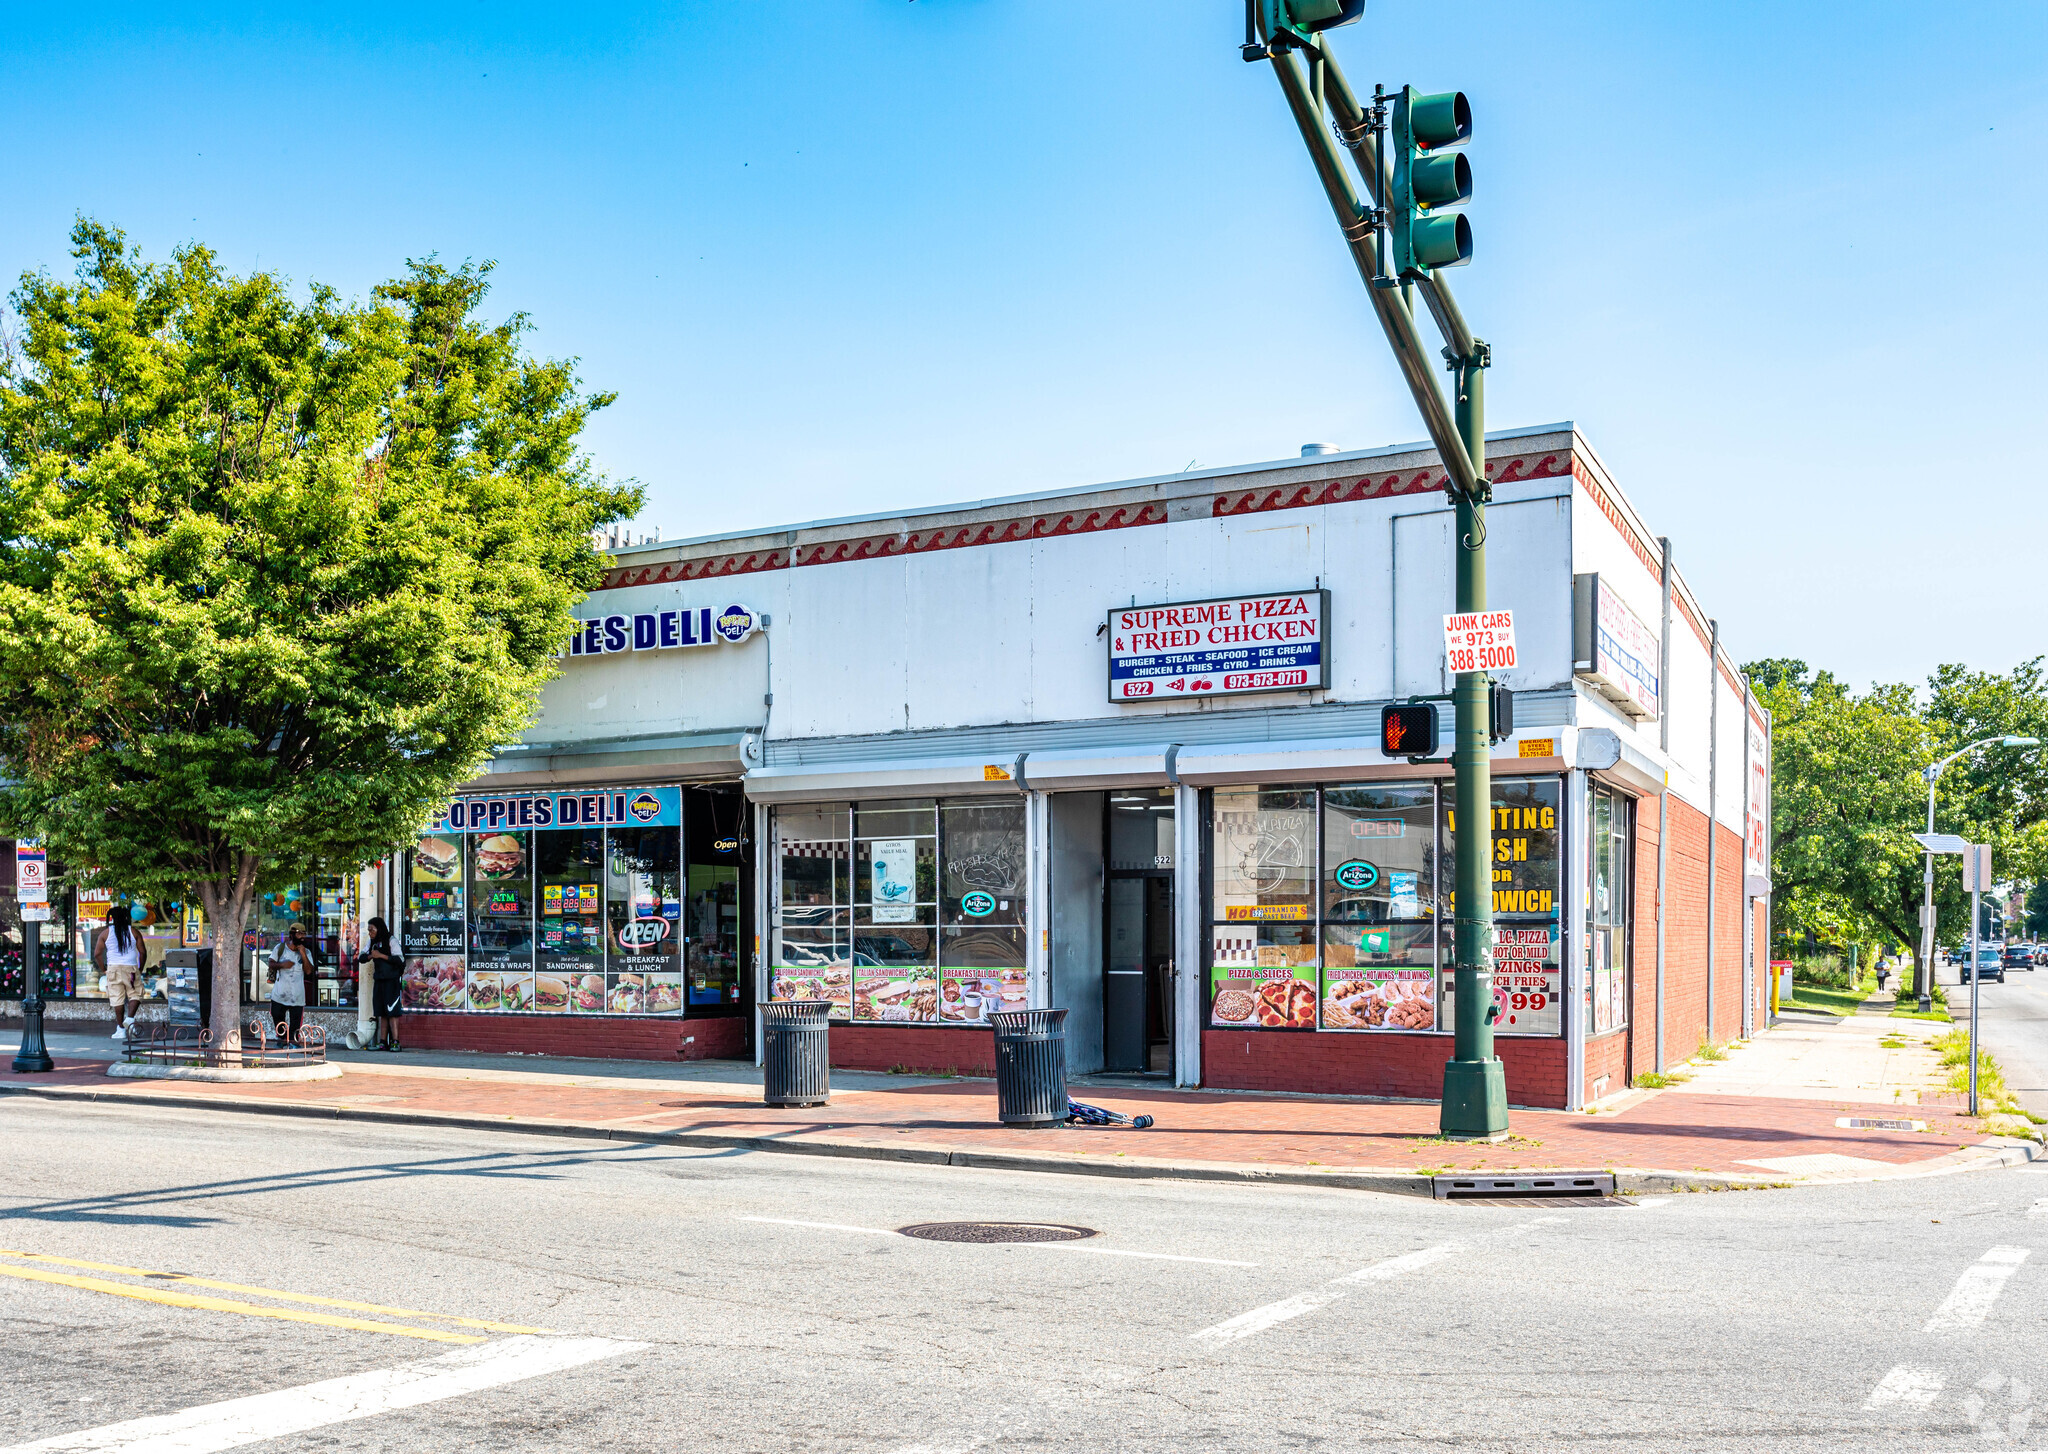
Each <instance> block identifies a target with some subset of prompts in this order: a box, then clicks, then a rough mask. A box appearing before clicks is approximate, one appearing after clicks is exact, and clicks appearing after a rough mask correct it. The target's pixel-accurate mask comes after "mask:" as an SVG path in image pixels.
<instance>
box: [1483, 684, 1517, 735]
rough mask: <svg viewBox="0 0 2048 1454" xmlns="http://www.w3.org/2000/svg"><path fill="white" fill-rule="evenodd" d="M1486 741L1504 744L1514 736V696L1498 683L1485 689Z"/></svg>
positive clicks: (1488, 685)
mask: <svg viewBox="0 0 2048 1454" xmlns="http://www.w3.org/2000/svg"><path fill="white" fill-rule="evenodd" d="M1486 723H1487V732H1486V740H1487V741H1488V742H1505V741H1507V740H1508V739H1509V738H1510V737H1512V736H1514V735H1515V694H1514V693H1513V692H1511V691H1509V690H1508V689H1507V688H1506V687H1504V686H1502V685H1501V684H1500V683H1499V682H1489V683H1487V688H1486Z"/></svg>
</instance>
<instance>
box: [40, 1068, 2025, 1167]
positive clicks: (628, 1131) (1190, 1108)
mask: <svg viewBox="0 0 2048 1454" xmlns="http://www.w3.org/2000/svg"><path fill="white" fill-rule="evenodd" d="M592 1075H593V1077H594V1078H597V1079H600V1080H601V1079H602V1072H601V1070H599V1069H597V1068H595V1067H594V1068H593V1071H592ZM536 1079H538V1077H530V1076H522V1075H521V1074H519V1073H518V1072H511V1071H495V1070H478V1071H465V1070H449V1069H439V1070H433V1071H429V1070H425V1069H421V1070H416V1071H412V1072H408V1070H407V1068H406V1067H405V1065H404V1064H403V1063H402V1062H395V1063H389V1064H382V1063H380V1064H376V1065H367V1064H362V1063H351V1064H349V1065H348V1066H347V1068H346V1073H345V1074H344V1076H343V1077H342V1078H341V1079H340V1080H328V1081H317V1082H311V1083H307V1084H296V1085H219V1084H209V1083H205V1082H196V1081H133V1080H116V1079H110V1078H109V1077H108V1076H107V1075H106V1073H105V1066H104V1063H102V1062H93V1061H76V1060H64V1061H60V1062H59V1069H58V1070H57V1071H56V1072H54V1073H52V1074H49V1075H42V1076H18V1075H14V1074H12V1073H11V1072H9V1073H6V1074H0V1090H10V1091H17V1090H35V1091H47V1092H52V1093H57V1094H62V1095H66V1096H71V1095H76V1096H92V1097H93V1098H95V1099H99V1100H116V1101H122V1102H134V1103H137V1104H148V1103H149V1102H151V1101H166V1100H169V1101H174V1102H176V1103H178V1104H182V1105H210V1104H218V1105H220V1106H221V1108H222V1109H227V1108H229V1107H234V1108H238V1109H245V1110H246V1109H259V1108H260V1109H268V1110H278V1111H282V1110H286V1109H288V1108H289V1109H291V1110H296V1111H299V1112H300V1113H303V1114H321V1113H332V1114H336V1115H341V1116H348V1117H351V1118H360V1119H364V1120H381V1119H393V1120H404V1121H417V1120H423V1119H424V1120H450V1119H456V1120H459V1122H461V1123H466V1124H472V1125H481V1124H495V1125H496V1126H498V1127H499V1128H501V1129H510V1128H512V1127H533V1128H535V1129H563V1128H568V1127H572V1126H573V1127H577V1128H583V1129H587V1130H589V1131H590V1132H591V1133H593V1134H602V1133H611V1134H614V1135H623V1136H629V1137H631V1136H659V1135H663V1134H666V1133H683V1134H684V1135H687V1136H691V1137H704V1138H719V1141H720V1142H721V1143H722V1144H731V1143H734V1142H740V1141H755V1142H758V1141H770V1142H773V1143H775V1144H776V1145H779V1146H783V1147H786V1148H788V1149H791V1150H797V1149H809V1150H815V1151H819V1152H827V1151H830V1150H831V1149H834V1148H838V1149H840V1150H842V1151H843V1152H845V1153H846V1154H853V1155H860V1154H882V1155H896V1156H914V1157H916V1158H917V1159H921V1160H942V1159H945V1156H944V1153H946V1152H948V1151H953V1152H980V1153H1021V1154H1023V1155H1026V1156H1029V1157H1031V1158H1034V1159H1046V1158H1053V1159H1060V1160H1072V1161H1076V1162H1080V1163H1094V1164H1100V1163H1102V1162H1104V1161H1106V1160H1108V1159H1111V1158H1128V1159H1129V1160H1127V1161H1126V1162H1125V1165H1127V1166H1131V1167H1132V1168H1133V1169H1135V1166H1136V1165H1137V1164H1143V1165H1146V1166H1161V1167H1162V1174H1171V1172H1170V1167H1168V1166H1163V1165H1162V1164H1172V1165H1182V1166H1188V1167H1191V1168H1194V1167H1200V1168H1208V1169H1211V1170H1212V1171H1213V1170H1214V1169H1218V1168H1238V1169H1239V1170H1241V1171H1246V1172H1253V1173H1254V1174H1270V1173H1276V1172H1300V1171H1303V1170H1307V1169H1313V1168H1320V1169H1321V1171H1322V1173H1325V1174H1327V1173H1332V1172H1354V1171H1356V1172H1374V1173H1392V1174H1398V1175H1405V1176H1411V1177H1412V1176H1414V1175H1416V1174H1417V1173H1419V1172H1428V1171H1451V1170H1459V1171H1463V1170H1481V1171H1506V1170H1511V1169H1514V1170H1534V1169H1561V1170H1581V1171H1584V1170H1601V1169H1621V1168H1632V1169H1636V1170H1640V1171H1646V1172H1658V1173H1666V1174H1669V1175H1670V1176H1672V1177H1674V1178H1676V1179H1678V1180H1683V1179H1684V1178H1686V1177H1687V1176H1690V1175H1693V1174H1696V1173H1706V1174H1709V1175H1719V1176H1733V1177H1746V1178H1754V1179H1759V1180H1779V1181H1783V1180H1797V1179H1800V1178H1801V1177H1802V1176H1806V1175H1815V1174H1820V1175H1826V1174H1834V1175H1841V1174H1845V1173H1855V1172H1862V1173H1864V1174H1883V1173H1885V1172H1886V1171H1887V1170H1888V1169H1889V1168H1898V1169H1900V1170H1905V1169H1909V1168H1912V1167H1914V1166H1915V1165H1916V1164H1928V1163H1933V1162H1935V1161H1937V1160H1938V1159H1940V1158H1943V1157H1948V1156H1952V1155H1953V1154H1954V1153H1957V1152H1959V1151H1962V1150H1964V1149H1965V1148H1967V1147H1971V1146H1975V1145H1979V1144H1982V1143H1984V1142H1985V1141H1986V1139H1987V1138H1986V1136H1985V1134H1984V1130H1983V1126H1982V1123H1981V1122H1978V1121H1973V1120H1970V1119H1968V1118H1966V1117H1963V1116H1959V1115H1956V1114H1953V1113H1951V1112H1948V1111H1946V1110H1943V1109H1938V1108H1933V1107H1927V1108H1922V1109H1921V1110H1920V1111H1919V1112H1918V1113H1917V1114H1918V1115H1919V1116H1920V1117H1921V1118H1922V1119H1924V1120H1925V1121H1926V1123H1927V1129H1926V1130H1925V1131H1924V1132H1914V1131H1894V1130H1873V1129H1850V1128H1843V1127H1839V1126H1837V1125H1836V1124H1835V1122H1836V1119H1837V1118H1838V1117H1842V1116H1853V1115H1862V1116H1870V1115H1873V1114H1879V1112H1877V1111H1875V1110H1874V1108H1872V1107H1868V1106H1855V1105H1853V1104H1852V1103H1849V1102H1837V1101H1820V1100H1794V1099H1786V1098H1782V1097H1772V1098H1759V1097H1746V1096H1720V1095H1702V1094H1690V1095H1683V1096H1678V1095H1671V1094H1652V1095H1647V1096H1645V1097H1643V1098H1642V1099H1641V1100H1639V1101H1637V1102H1635V1103H1634V1104H1631V1105H1628V1106H1627V1107H1626V1108H1625V1109H1622V1110H1619V1111H1616V1112H1603V1113H1602V1114H1600V1115H1597V1116H1591V1115H1586V1114H1583V1113H1571V1112H1563V1111H1539V1110H1518V1111H1515V1112H1513V1113H1512V1114H1511V1116H1510V1128H1511V1130H1512V1132H1513V1134H1514V1137H1515V1139H1513V1140H1511V1141H1508V1142H1506V1143H1504V1144H1502V1145H1499V1146H1473V1145H1464V1144H1457V1143H1447V1142H1444V1141H1441V1140H1438V1139H1436V1136H1435V1131H1436V1120H1437V1108H1436V1107H1435V1106H1434V1105H1428V1104H1404V1103H1388V1102H1370V1101H1356V1100H1326V1099H1318V1098H1315V1097H1308V1096H1267V1095H1253V1094H1218V1093H1211V1092H1201V1091H1173V1090H1163V1089H1162V1090H1149V1089H1123V1088H1115V1089H1111V1088H1099V1087H1090V1088H1088V1089H1086V1090H1083V1091H1082V1092H1081V1094H1082V1096H1083V1097H1084V1098H1085V1099H1087V1100H1089V1101H1091V1102H1093V1103H1096V1104H1101V1105H1106V1106H1110V1107H1112V1108H1114V1109H1116V1110H1120V1111H1124V1112H1126V1113H1128V1114H1132V1115H1137V1114H1146V1115H1151V1116H1153V1117H1155V1118H1156V1119H1157V1122H1158V1124H1157V1125H1156V1126H1155V1127H1154V1128H1153V1129H1150V1130H1147V1131H1143V1132H1133V1131H1130V1130H1127V1129H1121V1128H1102V1129H1094V1128H1081V1127H1066V1128H1063V1129H1060V1130H1055V1131H1021V1130H1011V1129H1007V1128H1004V1127H1002V1126H1001V1125H999V1124H998V1123H997V1121H996V1108H995V1087H994V1084H993V1083H992V1082H989V1081H956V1082H945V1083H939V1084H933V1083H931V1082H921V1083H918V1084H914V1085H905V1086H903V1087H900V1088H898V1087H893V1086H891V1087H884V1088H879V1089H877V1088H868V1089H860V1090H850V1091H845V1092H841V1093H838V1094H837V1095H836V1096H835V1100H834V1103H833V1104H832V1105H830V1106H828V1107H822V1108H818V1109H813V1110H773V1109H770V1108H768V1107H766V1106H764V1105H762V1104H761V1102H760V1100H759V1095H758V1092H757V1091H756V1090H754V1089H753V1088H752V1087H750V1086H747V1085H745V1084H744V1083H742V1084H717V1083H707V1082H703V1081H690V1080H687V1079H683V1080H675V1081H669V1082H665V1083H664V1082H652V1083H644V1084H630V1085H629V1084H624V1083H621V1082H619V1081H610V1082H607V1083H603V1084H598V1085H565V1084H560V1083H558V1082H559V1081H560V1079H561V1078H560V1077H559V1076H548V1077H546V1078H545V1079H546V1080H547V1081H548V1082H550V1083H545V1084H536V1083H533V1082H534V1080H536ZM1892 1114H1900V1113H1898V1112H1893V1113H1892ZM1905 1114H1913V1113H1912V1112H1906V1113H1905ZM506 1123H511V1125H510V1126H507V1125H506ZM727 1138H730V1139H729V1140H727ZM1999 1144H2006V1143H1999ZM1796 1157H1822V1158H1831V1160H1829V1161H1825V1162H1814V1163H1807V1164H1799V1163H1793V1164H1791V1165H1780V1166H1777V1167H1764V1166H1759V1165H1757V1164H1756V1163H1757V1162H1760V1161H1779V1160H1781V1159H1782V1158H1796ZM1834 1158H1849V1160H1847V1161H1841V1160H1834ZM1312 1175H1313V1173H1312Z"/></svg>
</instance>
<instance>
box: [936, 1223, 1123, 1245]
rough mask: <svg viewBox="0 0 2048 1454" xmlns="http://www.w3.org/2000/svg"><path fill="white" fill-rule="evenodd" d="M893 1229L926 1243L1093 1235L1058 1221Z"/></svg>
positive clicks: (1047, 1239) (1075, 1239)
mask: <svg viewBox="0 0 2048 1454" xmlns="http://www.w3.org/2000/svg"><path fill="white" fill-rule="evenodd" d="M896 1230H897V1231H898V1232H901V1233H902V1234H903V1235H904V1236H906V1237H916V1238H919V1239H921V1240H922V1241H926V1242H1078V1241H1080V1240H1081V1239H1082V1238H1083V1237H1093V1236H1095V1235H1096V1233H1095V1229H1094V1228H1093V1227H1070V1226H1067V1225H1065V1224H1064V1223H1060V1222H916V1223H913V1224H912V1225H910V1226H908V1227H898V1228H897V1229H896Z"/></svg>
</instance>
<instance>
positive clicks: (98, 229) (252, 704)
mask: <svg viewBox="0 0 2048 1454" xmlns="http://www.w3.org/2000/svg"><path fill="white" fill-rule="evenodd" d="M72 256H73V257H74V258H75V259H76V262H77V268H76V281H74V282H62V281H57V280H53V279H52V278H50V277H49V276H47V275H44V274H27V275H24V276H23V277H22V278H21V280H20V284H19V286H18V288H17V289H16V291H15V293H14V294H13V299H12V301H13V305H14V311H15V313H16V315H17V316H18V319H19V322H20V329H19V335H18V342H17V349H16V352H15V354H14V356H13V358H12V361H11V362H9V363H8V364H6V366H5V367H4V370H0V778H4V779H5V784H4V786H0V819H4V821H5V823H6V825H7V826H8V827H9V828H11V829H12V830H13V831H15V832H17V833H20V834H35V835H38V836H40V837H42V838H44V839H45V840H47V842H48V844H49V847H50V850H51V853H52V856H53V858H57V859H61V860H63V861H64V862H66V863H68V864H70V865H73V866H76V867H77V868H79V869H81V870H83V871H85V872H86V873H89V874H90V876H91V878H92V880H93V881H94V882H96V883H99V884H103V885H108V886H113V887H117V888H122V889H127V890H130V891H133V892H136V893H140V894H147V895H150V896H155V897H166V898H183V897H186V896H187V895H191V896H195V897H196V898H197V900H198V902H199V903H200V904H201V905H202V906H203V908H204V910H205V912H206V916H207V918H208V920H209V921H210V924H211V933H212V942H213V948H214V953H215V963H216V964H217V965H220V966H222V967H223V968H224V970H225V971H226V972H224V973H220V974H217V975H216V977H215V994H214V999H213V1026H212V1028H213V1032H214V1043H215V1044H216V1045H219V1046H222V1047H231V1046H234V1045H236V1044H238V1043H239V1034H238V1030H239V1018H240V1017H239V1010H240V1005H239V999H240V989H239V984H240V977H239V975H237V974H235V973H234V972H233V968H232V967H233V966H234V965H236V964H237V963H239V961H240V956H241V943H242V929H243V925H244V924H245V923H246V922H247V920H248V918H249V915H250V912H251V910H252V908H253V906H254V903H255V901H256V898H257V896H258V895H259V894H260V893H263V892H265V891H267V890H270V889H274V888H276V887H279V886H281V885H284V884H287V883H291V882H295V881H299V880H303V879H305V878H307V877H309V876H311V875H312V874H315V873H319V872H346V871H350V870H353V869H355V868H357V867H359V866H361V865H363V864H365V863H368V862H371V861H374V860H375V859H377V858H379V857H381V856H383V855H384V854H385V853H387V852H388V851H390V850H391V849H392V848H393V847H394V846H396V845H398V844H399V843H401V842H403V841H404V840H406V839H407V838H408V837H410V836H412V835H413V834H415V833H417V832H418V831H419V830H420V829H421V827H422V826H423V824H424V822H425V821H426V819H427V817H428V815H429V814H430V813H431V812H432V811H433V810H434V808H435V806H436V805H438V804H439V803H441V802H442V801H443V800H445V799H446V797H447V796H448V794H449V792H450V790H451V789H453V788H454V787H456V786H457V785H458V784H460V783H461V782H463V781H464V780H465V779H467V778H469V777H471V776H473V775H474V774H475V773H476V772H477V771H478V770H479V769H480V767H481V765H482V764H483V763H484V761H485V760H486V759H487V758H488V757H489V756H490V754H491V752H492V750H493V749H494V748H495V747H496V746H497V745H498V744H500V743H503V742H506V741H509V740H511V739H513V738H515V737H516V736H517V735H518V734H519V733H520V732H521V731H522V730H523V729H524V728H525V726H526V725H527V723H528V722H529V721H530V720H531V718H532V714H533V711H534V708H535V705H536V701H537V696H538V693H539V690H540V687H541V685H542V683H543V682H545V681H546V680H547V678H548V677H549V676H550V675H551V674H552V673H553V672H554V670H555V669H556V661H557V657H558V654H559V652H560V651H561V649H562V647H563V644H564V643H565V642H566V640H567V639H568V636H569V634H570V631H571V629H572V628H571V624H570V623H571V619H572V618H571V611H572V609H573V607H574V605H575V603H576V602H577V601H578V600H579V599H580V597H581V596H582V594H583V593H584V592H585V591H587V590H588V589H589V588H590V587H591V586H592V585H593V584H595V582H596V579H597V577H598V574H599V571H600V569H601V565H600V561H599V559H598V557H597V555H596V553H595V551H594V550H593V548H592V545H591V531H592V530H593V529H594V528H595V527H596V526H598V525H599V524H602V523H604V522H607V521H611V520H616V519H620V518H622V517H624V516H626V515H629V514H631V513H632V512H633V511H634V510H636V509H637V508H638V505H639V500H640V496H639V493H638V491H637V490H636V489H634V488H630V487H620V486H614V485H611V484H609V483H607V482H606V481H605V480H604V479H603V478H602V477H601V476H600V475H598V474H597V472H596V471H595V470H594V469H593V468H592V466H591V464H590V463H589V461H588V459H587V458H586V457H585V456H584V455H583V454H582V452H581V451H580V450H579V448H578V444H577V440H578V435H579V433H580V432H581V430H582V428H583V426H584V424H585V422H586V420H587V419H588V418H589V416H590V414H591V412H592V411H593V410H595V409H598V408H602V407H603V406H604V405H606V404H608V403H609V402H611V397H612V396H610V395H607V394H589V393H584V392H582V391H581V390H580V388H579V385H578V381H577V379H576V378H575V375H574V373H573V371H572V365H571V364H569V363H566V362H551V361H543V360H538V359H534V358H531V357H528V356H526V355H525V354H524V353H522V351H521V347H520V344H521V338H522V335H523V334H524V333H525V332H526V330H527V328H528V324H527V322H526V319H525V318H524V316H523V315H518V314H515V315H513V316H512V317H511V318H510V319H509V320H507V321H505V322H503V323H499V324H495V325H493V324H490V323H487V322H486V321H484V320H483V319H482V318H481V317H480V316H479V313H478V310H479V308H480V305H481V304H482V302H483V299H484V296H485V293H486V290H487V285H488V281H489V275H490V267H489V265H484V266H482V267H470V266H467V265H465V266H464V267H462V268H459V269H450V268H447V267H444V266H442V265H441V264H439V263H437V262H435V261H434V260H432V259H428V260H427V261H424V262H413V263H410V264H409V265H408V268H407V271H406V272H405V273H404V275H403V276H401V277H399V278H398V279H396V280H395V281H393V282H390V283H388V284H386V285H384V286H382V287H380V288H378V289H376V290H375V291H374V293H373V294H372V295H371V297H370V298H369V299H368V300H366V301H363V302H347V301H344V300H343V299H341V298H339V297H338V296H337V295H336V294H335V293H334V292H333V291H331V290H329V289H327V288H323V287H318V286H315V287H313V288H311V289H310V290H308V292H307V294H306V295H305V296H304V297H303V298H295V297H294V296H293V293H292V291H291V290H290V289H289V288H288V286H287V284H286V283H285V281H284V280H283V279H281V278H279V277H278V276H276V275H275V274H270V273H262V272H257V273H251V274H249V275H248V276H245V277H235V276H231V275H229V274H228V273H226V272H225V271H224V270H223V269H222V268H221V267H220V265H219V263H218V261H217V260H216V258H215V256H214V255H213V253H212V252H210V251H209V250H208V249H206V248H205V247H203V246H198V245H191V246H187V247H183V248H180V249H179V250H177V251H176V252H174V253H172V255H171V256H170V258H169V260H168V261H167V262H163V263H145V262H144V261H143V260H142V259H141V257H140V255H139V252H138V251H137V250H135V249H132V248H130V247H129V246H128V245H127V243H126V240H125V239H124V237H123V236H122V234H121V233H120V232H118V231H116V230H114V229H112V228H110V227H106V226H103V225H101V224H99V223H96V222H91V221H81V222H79V223H78V225H77V226H76V227H75V229H74V230H73V233H72Z"/></svg>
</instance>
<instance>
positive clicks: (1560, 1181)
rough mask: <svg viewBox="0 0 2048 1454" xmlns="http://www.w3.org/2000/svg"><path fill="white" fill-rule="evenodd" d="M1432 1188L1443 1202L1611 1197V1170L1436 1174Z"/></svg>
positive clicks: (1612, 1192) (1431, 1180) (1612, 1182)
mask: <svg viewBox="0 0 2048 1454" xmlns="http://www.w3.org/2000/svg"><path fill="white" fill-rule="evenodd" d="M1429 1182H1430V1191H1431V1192H1432V1193H1433V1194H1434V1195H1435V1197H1436V1199H1437V1200H1438V1201H1440V1202H1464V1201H1476V1200H1477V1199H1479V1198H1480V1197H1489V1198H1490V1197H1560V1198H1562V1197H1611V1196H1613V1195H1614V1175H1613V1173H1612V1172H1606V1171H1595V1172H1587V1173H1586V1174H1584V1175H1569V1176H1433V1177H1431V1178H1430V1179H1429Z"/></svg>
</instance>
